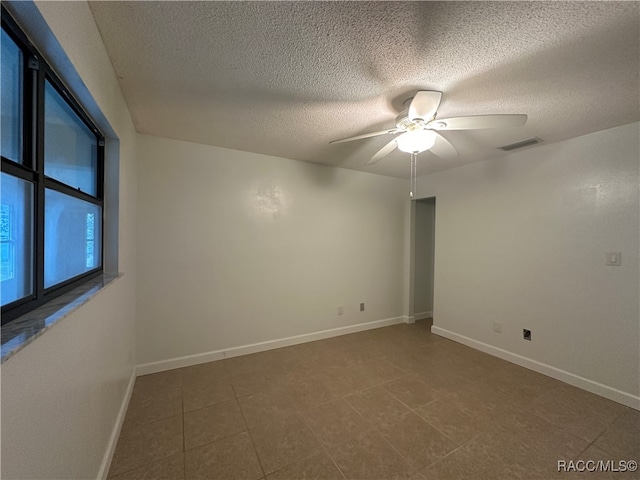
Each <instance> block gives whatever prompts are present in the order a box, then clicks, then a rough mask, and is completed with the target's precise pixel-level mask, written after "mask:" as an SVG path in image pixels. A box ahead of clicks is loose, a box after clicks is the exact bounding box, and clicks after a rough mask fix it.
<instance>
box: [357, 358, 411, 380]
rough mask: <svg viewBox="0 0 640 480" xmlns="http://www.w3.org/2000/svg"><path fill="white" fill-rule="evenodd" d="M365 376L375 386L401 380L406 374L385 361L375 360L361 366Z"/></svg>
mask: <svg viewBox="0 0 640 480" xmlns="http://www.w3.org/2000/svg"><path fill="white" fill-rule="evenodd" d="M361 365H362V367H363V368H364V375H365V377H366V378H367V379H369V380H370V381H371V383H372V384H373V385H379V384H381V383H385V382H388V381H390V380H394V379H396V378H400V377H402V376H403V375H404V372H403V371H402V370H401V369H399V368H398V367H396V366H395V365H393V364H392V363H391V362H389V361H387V360H385V359H373V360H369V361H367V362H364V363H362V364H361Z"/></svg>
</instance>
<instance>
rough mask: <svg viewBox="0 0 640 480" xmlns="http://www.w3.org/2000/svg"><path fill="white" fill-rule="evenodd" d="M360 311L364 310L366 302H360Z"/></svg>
mask: <svg viewBox="0 0 640 480" xmlns="http://www.w3.org/2000/svg"><path fill="white" fill-rule="evenodd" d="M360 311H361V312H364V303H361V304H360Z"/></svg>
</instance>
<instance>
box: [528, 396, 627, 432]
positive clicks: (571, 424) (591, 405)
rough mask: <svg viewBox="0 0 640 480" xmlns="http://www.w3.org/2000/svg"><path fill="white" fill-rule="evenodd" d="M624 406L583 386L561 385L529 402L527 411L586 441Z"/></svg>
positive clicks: (603, 428)
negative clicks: (529, 405)
mask: <svg viewBox="0 0 640 480" xmlns="http://www.w3.org/2000/svg"><path fill="white" fill-rule="evenodd" d="M625 411H626V407H624V406H622V405H620V404H618V403H615V402H612V401H611V400H607V399H606V398H602V397H599V396H597V395H594V394H592V393H589V392H586V391H584V390H581V389H578V388H576V387H572V386H570V385H562V386H561V387H558V388H555V389H552V390H550V391H549V392H547V393H545V394H544V395H542V396H541V397H539V398H538V399H536V400H535V401H534V402H533V403H532V404H531V412H532V413H534V414H535V415H538V416H539V417H540V418H543V419H545V420H547V421H548V422H549V423H552V424H553V425H556V426H558V427H560V428H563V429H565V430H566V431H568V432H570V433H572V434H573V435H576V436H578V437H580V438H582V439H584V440H586V441H588V442H592V441H594V440H595V439H596V438H597V437H598V436H599V435H600V434H601V433H602V432H604V430H605V429H606V428H607V427H608V426H609V425H611V423H613V421H614V420H615V419H616V418H617V417H618V416H619V415H621V414H622V413H624V412H625Z"/></svg>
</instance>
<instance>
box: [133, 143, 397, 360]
mask: <svg viewBox="0 0 640 480" xmlns="http://www.w3.org/2000/svg"><path fill="white" fill-rule="evenodd" d="M139 152H140V163H139V166H140V171H139V174H138V178H139V198H138V205H139V220H138V226H139V231H138V240H139V244H138V252H139V255H138V260H139V264H138V273H139V276H138V338H139V343H138V350H137V351H138V354H139V357H138V361H139V363H140V364H145V363H151V362H162V361H165V360H169V359H175V358H179V357H184V356H188V355H197V354H202V353H206V352H211V351H216V350H221V349H227V348H232V347H238V346H244V345H247V344H252V343H256V342H264V341H269V340H276V339H281V338H285V337H289V336H294V335H301V334H307V333H311V332H318V331H321V330H326V329H331V328H337V327H342V326H347V325H354V324H358V323H363V322H370V321H375V320H381V319H388V318H393V317H401V316H402V315H403V314H404V308H405V304H404V303H405V300H404V298H405V297H404V278H403V277H404V275H405V273H404V272H405V269H404V256H405V253H406V252H405V234H404V231H405V222H406V215H405V213H406V209H407V207H408V204H409V199H408V181H406V180H399V179H395V178H388V177H383V176H379V175H373V174H368V173H361V172H355V171H351V170H345V169H341V168H333V167H327V166H319V165H313V164H309V163H303V162H298V161H294V160H287V159H284V158H277V157H270V156H265V155H257V154H252V153H246V152H239V151H234V150H228V149H223V148H216V147H210V146H205V145H199V144H194V143H187V142H182V141H176V140H170V139H165V138H159V137H152V136H144V135H141V136H140V142H139ZM360 302H364V303H365V304H366V307H365V308H366V309H365V311H364V312H360V311H359V310H358V307H359V304H360ZM339 305H342V306H343V307H344V314H343V315H340V316H339V315H337V314H336V307H337V306H339Z"/></svg>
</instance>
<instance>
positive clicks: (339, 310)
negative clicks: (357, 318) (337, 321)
mask: <svg viewBox="0 0 640 480" xmlns="http://www.w3.org/2000/svg"><path fill="white" fill-rule="evenodd" d="M337 313H338V315H342V314H343V313H344V307H343V306H342V305H340V306H339V307H338V308H337Z"/></svg>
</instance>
